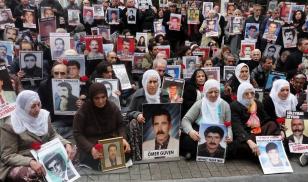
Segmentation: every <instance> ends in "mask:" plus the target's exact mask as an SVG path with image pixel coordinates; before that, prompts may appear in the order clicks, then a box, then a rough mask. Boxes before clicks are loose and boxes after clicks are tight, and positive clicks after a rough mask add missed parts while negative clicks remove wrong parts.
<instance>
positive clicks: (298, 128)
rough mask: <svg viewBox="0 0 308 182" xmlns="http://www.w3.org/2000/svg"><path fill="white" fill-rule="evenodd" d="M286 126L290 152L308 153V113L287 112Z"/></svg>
mask: <svg viewBox="0 0 308 182" xmlns="http://www.w3.org/2000/svg"><path fill="white" fill-rule="evenodd" d="M285 126H286V128H287V130H286V138H287V139H288V143H289V150H290V152H291V153H304V152H308V127H307V126H308V113H307V112H305V113H304V112H294V111H287V116H286V121H285Z"/></svg>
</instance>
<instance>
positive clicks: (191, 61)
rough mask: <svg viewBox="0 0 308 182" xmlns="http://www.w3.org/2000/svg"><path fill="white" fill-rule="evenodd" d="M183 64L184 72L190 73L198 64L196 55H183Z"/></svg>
mask: <svg viewBox="0 0 308 182" xmlns="http://www.w3.org/2000/svg"><path fill="white" fill-rule="evenodd" d="M182 59H183V64H184V65H185V70H186V74H189V75H192V74H193V73H194V72H195V70H196V69H197V65H198V64H199V57H198V56H183V58H182Z"/></svg>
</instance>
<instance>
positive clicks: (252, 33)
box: [249, 28, 257, 37]
mask: <svg viewBox="0 0 308 182" xmlns="http://www.w3.org/2000/svg"><path fill="white" fill-rule="evenodd" d="M256 31H257V30H256V29H254V28H251V29H249V37H255V33H256Z"/></svg>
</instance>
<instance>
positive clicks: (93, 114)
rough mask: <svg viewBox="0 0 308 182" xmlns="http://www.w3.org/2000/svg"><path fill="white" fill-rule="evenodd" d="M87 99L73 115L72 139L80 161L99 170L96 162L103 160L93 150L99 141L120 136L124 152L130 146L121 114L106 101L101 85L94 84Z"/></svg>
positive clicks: (105, 94) (114, 106) (105, 92)
mask: <svg viewBox="0 0 308 182" xmlns="http://www.w3.org/2000/svg"><path fill="white" fill-rule="evenodd" d="M89 98H90V100H88V101H86V103H84V104H83V105H82V107H81V108H80V109H79V110H78V112H77V113H76V115H75V118H74V123H73V128H74V137H75V140H76V142H77V146H78V149H79V150H80V151H79V152H80V162H81V163H82V164H86V165H88V166H90V167H92V168H93V169H97V170H98V169H99V159H101V158H102V153H100V152H99V151H98V150H97V149H95V145H96V144H97V142H98V140H102V139H107V138H114V137H120V136H121V137H123V145H124V151H125V152H126V153H127V152H129V151H130V146H129V144H128V143H127V141H126V132H125V126H124V124H123V120H122V115H121V112H120V110H119V109H118V107H117V106H116V105H115V104H114V103H112V102H109V101H108V100H107V99H108V98H107V90H106V87H105V86H104V85H103V84H101V83H93V84H92V85H91V86H90V89H89Z"/></svg>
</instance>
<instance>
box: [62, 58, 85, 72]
mask: <svg viewBox="0 0 308 182" xmlns="http://www.w3.org/2000/svg"><path fill="white" fill-rule="evenodd" d="M63 59H65V60H67V61H68V62H77V64H79V66H80V70H79V76H80V77H81V76H84V75H86V66H85V58H84V55H80V54H79V55H71V56H64V57H63ZM67 66H69V65H67ZM68 69H69V68H68ZM68 72H69V71H68Z"/></svg>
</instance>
